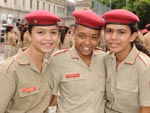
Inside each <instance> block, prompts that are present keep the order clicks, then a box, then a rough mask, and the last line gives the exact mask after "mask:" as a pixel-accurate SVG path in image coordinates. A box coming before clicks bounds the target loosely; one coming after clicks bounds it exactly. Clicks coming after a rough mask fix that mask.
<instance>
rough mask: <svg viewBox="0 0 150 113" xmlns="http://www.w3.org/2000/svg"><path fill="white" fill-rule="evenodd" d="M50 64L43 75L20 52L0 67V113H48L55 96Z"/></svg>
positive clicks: (44, 66)
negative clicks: (51, 99) (52, 98)
mask: <svg viewBox="0 0 150 113" xmlns="http://www.w3.org/2000/svg"><path fill="white" fill-rule="evenodd" d="M48 66H49V62H48V61H47V60H46V59H45V60H44V61H43V69H42V73H41V72H39V70H38V69H37V67H36V66H35V65H34V64H33V63H32V62H31V61H30V59H29V58H28V57H27V56H26V55H25V54H24V53H23V52H22V51H20V52H19V53H18V54H17V55H15V56H14V57H10V58H8V59H7V60H6V61H4V62H2V64H0V96H1V99H0V113H4V112H8V113H46V112H48V111H47V110H48V106H49V102H50V98H51V95H52V88H53V85H54V84H53V82H52V81H53V78H52V77H51V76H49V73H50V72H49V67H48Z"/></svg>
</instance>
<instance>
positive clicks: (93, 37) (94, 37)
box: [91, 36, 99, 40]
mask: <svg viewBox="0 0 150 113" xmlns="http://www.w3.org/2000/svg"><path fill="white" fill-rule="evenodd" d="M98 38H99V37H98V36H92V37H91V39H92V40H97V39H98Z"/></svg>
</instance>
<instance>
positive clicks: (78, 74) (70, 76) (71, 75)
mask: <svg viewBox="0 0 150 113" xmlns="http://www.w3.org/2000/svg"><path fill="white" fill-rule="evenodd" d="M76 77H80V73H75V74H68V75H66V78H76Z"/></svg>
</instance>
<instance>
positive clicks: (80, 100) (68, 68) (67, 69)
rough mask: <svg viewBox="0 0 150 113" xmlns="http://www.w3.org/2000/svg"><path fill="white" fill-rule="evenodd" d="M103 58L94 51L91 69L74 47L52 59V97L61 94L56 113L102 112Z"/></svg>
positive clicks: (99, 53) (103, 87) (58, 53)
mask: <svg viewBox="0 0 150 113" xmlns="http://www.w3.org/2000/svg"><path fill="white" fill-rule="evenodd" d="M104 55H105V53H104V52H103V51H101V50H96V51H94V52H93V55H92V60H91V65H90V67H88V66H87V65H86V64H85V63H84V62H83V61H82V59H81V58H80V57H79V55H78V54H77V51H76V50H75V47H74V46H73V47H72V48H70V49H66V50H61V51H59V52H57V53H55V54H54V55H53V56H52V58H51V61H50V65H51V66H52V67H51V74H52V75H53V76H54V81H55V83H54V91H53V94H54V95H56V94H57V92H58V89H59V92H60V97H59V98H58V109H57V113H104V89H105V69H104V62H103V61H104V60H103V58H104Z"/></svg>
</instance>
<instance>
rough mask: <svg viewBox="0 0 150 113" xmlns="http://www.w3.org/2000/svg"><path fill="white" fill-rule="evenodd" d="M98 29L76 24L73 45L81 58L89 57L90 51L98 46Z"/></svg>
mask: <svg viewBox="0 0 150 113" xmlns="http://www.w3.org/2000/svg"><path fill="white" fill-rule="evenodd" d="M99 37H100V30H94V29H91V28H87V27H84V26H82V25H77V27H76V29H75V47H76V50H77V52H78V54H79V56H80V57H81V58H85V57H91V55H92V51H93V50H94V49H95V48H96V47H97V46H98V43H99Z"/></svg>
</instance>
